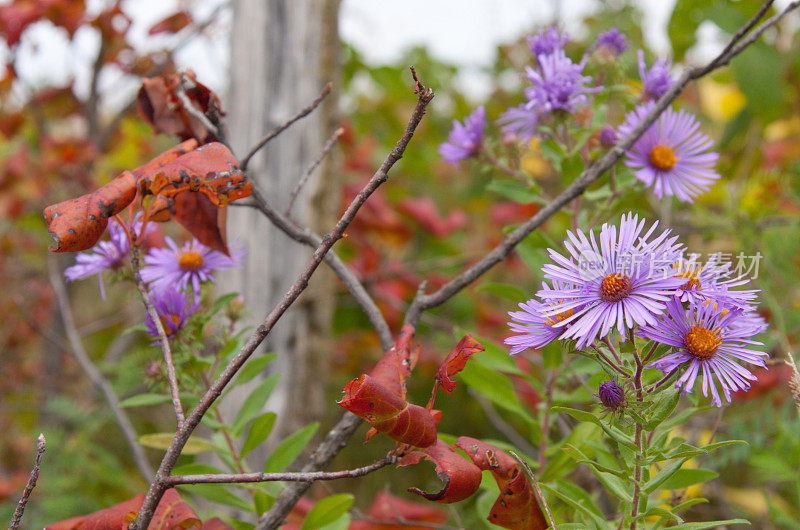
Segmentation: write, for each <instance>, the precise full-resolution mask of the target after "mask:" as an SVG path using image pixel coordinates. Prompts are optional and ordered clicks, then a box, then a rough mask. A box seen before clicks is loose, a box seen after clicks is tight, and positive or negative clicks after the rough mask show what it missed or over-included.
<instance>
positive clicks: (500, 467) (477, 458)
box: [455, 436, 549, 530]
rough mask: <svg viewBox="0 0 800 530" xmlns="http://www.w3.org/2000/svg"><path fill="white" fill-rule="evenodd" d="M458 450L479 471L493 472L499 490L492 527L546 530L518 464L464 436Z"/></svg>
mask: <svg viewBox="0 0 800 530" xmlns="http://www.w3.org/2000/svg"><path fill="white" fill-rule="evenodd" d="M455 445H456V447H459V448H461V449H462V450H464V452H466V453H467V456H469V457H470V458H471V459H472V461H473V462H474V463H475V465H476V466H477V467H479V468H480V469H482V470H484V471H491V473H492V476H493V477H494V479H495V481H496V482H497V486H498V487H499V488H500V495H499V496H498V497H497V500H496V501H495V503H494V505H493V506H492V509H491V511H490V512H489V517H488V519H489V521H490V522H491V523H492V524H495V525H497V526H501V527H503V528H508V529H510V530H546V529H547V528H548V526H549V525H548V524H547V522H546V521H545V518H544V513H543V512H542V509H541V508H540V507H539V503H538V502H537V500H536V495H535V493H534V491H533V486H532V485H531V483H530V480H528V476H527V475H526V474H525V472H524V470H523V469H522V468H521V466H520V465H519V463H518V462H517V460H516V459H515V458H514V457H513V456H511V455H510V454H508V453H507V452H505V451H503V450H502V449H500V448H498V447H495V446H494V445H492V444H488V443H486V442H482V441H481V440H477V439H475V438H470V437H467V436H462V437H460V438H459V439H458V440H456V444H455Z"/></svg>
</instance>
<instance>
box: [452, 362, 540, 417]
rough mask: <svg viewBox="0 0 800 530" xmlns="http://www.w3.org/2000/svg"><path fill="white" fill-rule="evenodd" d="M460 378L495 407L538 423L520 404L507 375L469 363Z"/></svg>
mask: <svg viewBox="0 0 800 530" xmlns="http://www.w3.org/2000/svg"><path fill="white" fill-rule="evenodd" d="M459 377H461V380H462V381H464V383H465V384H467V385H468V386H469V387H471V388H473V389H474V390H475V391H477V392H478V393H479V394H481V395H482V396H485V397H487V398H489V400H490V401H492V402H493V403H494V404H495V405H497V406H499V407H502V408H504V409H506V410H507V411H509V412H512V413H514V414H516V415H518V416H519V417H520V418H522V419H524V420H526V421H527V422H528V423H529V424H535V423H536V421H535V420H534V419H533V417H532V416H531V415H530V413H528V411H527V410H526V409H525V407H523V406H522V403H520V401H519V399H518V398H517V395H516V394H515V393H514V388H513V387H512V386H511V381H510V380H509V379H508V377H506V376H505V375H503V374H501V373H498V372H495V371H494V370H490V369H488V368H485V367H484V366H481V365H480V364H477V363H467V365H466V367H464V370H462V372H461V374H460V375H459Z"/></svg>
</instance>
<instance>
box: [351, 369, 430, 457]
mask: <svg viewBox="0 0 800 530" xmlns="http://www.w3.org/2000/svg"><path fill="white" fill-rule="evenodd" d="M343 390H344V397H342V399H341V401H338V402H337V404H338V405H340V406H341V407H343V408H344V409H346V410H348V411H350V412H352V413H353V414H355V415H356V416H358V417H359V418H362V419H364V420H366V421H367V422H369V424H370V425H372V427H373V428H374V429H375V430H377V431H378V432H381V433H383V434H385V435H387V436H389V437H390V438H392V439H394V440H397V441H398V442H400V443H405V444H409V445H414V446H417V447H426V446H429V445H431V444H433V443H434V442H436V420H435V419H434V417H433V415H432V414H431V413H430V412H429V411H428V410H427V409H425V408H424V407H420V406H419V405H414V404H413V403H409V402H407V401H406V400H405V399H403V398H401V397H400V396H398V395H397V394H395V393H394V392H392V391H390V390H389V389H388V388H386V387H385V386H383V385H382V384H381V383H379V382H378V381H377V380H375V379H373V378H372V377H370V376H369V375H367V374H363V375H361V377H359V378H358V379H353V380H352V381H350V382H349V383H348V384H347V385H345V387H344V389H343Z"/></svg>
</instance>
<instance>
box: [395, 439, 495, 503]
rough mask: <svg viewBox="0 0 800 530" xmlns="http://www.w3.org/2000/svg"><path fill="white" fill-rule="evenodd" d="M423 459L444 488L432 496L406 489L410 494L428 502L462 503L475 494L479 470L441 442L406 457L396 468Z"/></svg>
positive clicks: (438, 441) (479, 475)
mask: <svg viewBox="0 0 800 530" xmlns="http://www.w3.org/2000/svg"><path fill="white" fill-rule="evenodd" d="M423 459H424V460H430V461H431V462H433V463H434V464H436V474H437V475H438V476H439V479H440V480H441V481H442V483H443V484H444V486H443V487H442V489H441V490H440V491H438V492H436V493H427V492H425V491H422V490H420V489H419V488H408V491H410V492H411V493H416V494H417V495H422V496H423V497H425V498H426V499H428V500H429V501H433V502H442V503H450V502H458V501H462V500H464V499H466V498H467V497H470V496H471V495H472V494H473V493H475V492H476V491H478V487H479V486H480V485H481V470H480V469H479V468H478V466H476V465H475V464H473V463H472V462H470V461H469V460H467V459H466V458H464V457H463V456H461V455H460V454H458V453H457V452H456V450H455V449H453V448H452V447H450V446H449V445H447V444H446V443H445V442H443V441H442V440H436V443H435V444H434V445H432V446H430V447H426V448H424V449H421V450H419V451H414V452H412V453H409V454H407V455H406V456H404V457H403V458H402V459H401V460H400V463H398V464H397V466H398V467H401V466H407V465H409V464H417V463H419V462H421V461H422V460H423Z"/></svg>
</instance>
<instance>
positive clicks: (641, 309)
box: [537, 212, 686, 349]
mask: <svg viewBox="0 0 800 530" xmlns="http://www.w3.org/2000/svg"><path fill="white" fill-rule="evenodd" d="M645 222H646V221H645V219H642V220H641V221H639V217H638V216H636V215H633V214H632V213H630V212H629V213H627V214H625V215H623V216H622V221H621V223H620V226H619V232H618V231H617V227H616V226H614V225H609V224H603V226H602V228H601V229H600V237H599V239H600V242H599V245H598V242H597V240H596V239H595V234H594V232H593V231H592V232H590V233H589V237H588V238H587V237H586V235H584V233H583V232H582V231H580V230H578V231H576V233H572V232H567V235H568V237H569V241H567V242H565V246H566V247H567V251H568V257H565V256H563V255H561V254H559V253H558V252H556V251H555V250H553V249H548V250H549V252H550V257H551V259H552V260H553V261H554V262H555V263H554V264H553V263H548V264H545V265H544V266H543V267H542V271H543V272H544V273H545V274H544V275H545V278H548V279H551V280H554V281H561V282H563V283H564V284H566V285H570V286H574V287H568V288H563V289H558V288H555V289H553V290H552V291H548V290H541V291H539V292H538V293H537V296H539V298H541V299H542V300H544V301H545V302H548V301H554V300H558V301H560V302H559V306H558V308H557V309H555V310H554V309H549V310H545V311H544V314H545V316H550V315H553V314H555V313H556V312H564V311H568V310H570V309H572V310H573V311H575V313H574V314H573V315H572V316H571V317H569V318H566V319H565V320H563V321H561V322H559V323H558V324H556V326H557V327H566V326H568V327H567V328H566V330H565V331H564V334H563V335H562V336H561V338H562V339H570V338H574V339H576V340H577V347H578V349H581V348H583V347H584V346H586V345H587V344H591V343H592V342H593V341H594V340H595V339H596V338H603V337H605V336H606V335H608V333H609V332H610V331H611V329H612V328H613V327H614V326H616V327H617V330H618V331H619V333H620V336H621V337H622V340H625V330H626V329H632V328H633V326H634V324H638V325H639V326H642V325H645V324H655V323H656V321H657V318H656V317H657V316H658V315H659V314H661V313H662V312H663V311H664V307H665V302H666V301H667V300H669V299H671V298H673V297H674V295H675V290H676V289H677V288H678V287H680V285H682V284H683V283H685V281H686V279H685V278H678V277H676V276H675V274H676V271H675V270H674V269H673V268H672V264H673V263H675V261H676V259H677V258H678V256H679V255H680V253H681V245H679V244H677V243H676V241H677V239H678V238H677V236H674V237H670V231H669V230H665V231H664V232H662V233H661V234H660V235H659V236H658V237H655V238H653V239H652V240H650V237H651V235H652V234H653V232H654V231H655V229H656V227H657V226H658V223H654V224H653V225H652V226H651V227H650V229H649V230H647V232H645V233H644V235H642V231H643V230H644V225H645Z"/></svg>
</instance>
